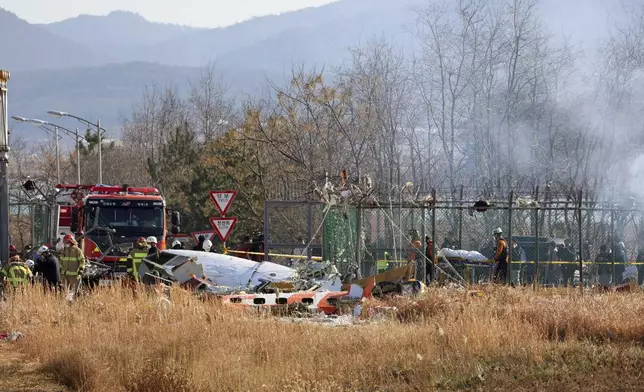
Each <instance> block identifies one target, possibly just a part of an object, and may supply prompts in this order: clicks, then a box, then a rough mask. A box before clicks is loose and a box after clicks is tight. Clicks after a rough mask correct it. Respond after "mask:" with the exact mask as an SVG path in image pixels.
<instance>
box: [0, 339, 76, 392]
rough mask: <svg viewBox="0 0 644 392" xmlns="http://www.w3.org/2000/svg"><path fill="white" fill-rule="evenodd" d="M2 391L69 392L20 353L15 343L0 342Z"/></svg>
mask: <svg viewBox="0 0 644 392" xmlns="http://www.w3.org/2000/svg"><path fill="white" fill-rule="evenodd" d="M0 391H3V392H68V391H69V389H67V388H65V387H63V386H61V385H59V384H57V383H56V382H55V381H54V380H53V379H52V378H51V377H49V376H48V375H47V374H45V373H43V372H42V371H40V370H39V368H38V363H37V362H33V361H30V360H29V359H28V358H27V357H26V356H25V355H24V354H22V353H20V352H19V351H18V349H17V347H16V345H15V344H14V343H0Z"/></svg>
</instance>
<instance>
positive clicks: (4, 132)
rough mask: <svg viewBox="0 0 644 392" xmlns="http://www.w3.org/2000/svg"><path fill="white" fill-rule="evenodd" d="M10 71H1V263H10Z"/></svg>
mask: <svg viewBox="0 0 644 392" xmlns="http://www.w3.org/2000/svg"><path fill="white" fill-rule="evenodd" d="M8 80H9V71H4V70H0V106H1V109H2V110H1V111H0V263H1V264H2V265H5V264H7V263H8V262H9V245H10V243H9V178H8V176H9V173H8V170H7V169H8V165H9V116H8V110H7V81H8Z"/></svg>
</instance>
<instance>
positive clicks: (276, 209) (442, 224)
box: [264, 192, 644, 285]
mask: <svg viewBox="0 0 644 392" xmlns="http://www.w3.org/2000/svg"><path fill="white" fill-rule="evenodd" d="M435 194H436V193H435V192H434V195H435ZM582 196H583V194H582V193H581V192H575V193H573V194H572V195H568V196H567V197H554V196H552V195H550V197H549V198H548V199H546V200H540V199H539V198H538V194H537V195H534V194H533V195H531V196H530V197H523V198H522V197H518V198H517V197H515V195H514V193H513V192H510V194H509V195H508V197H507V199H505V200H500V199H496V200H487V201H483V200H478V199H473V200H460V199H456V198H452V200H438V201H435V202H431V203H418V202H402V203H400V202H399V203H386V204H385V203H371V204H369V205H353V206H335V207H331V208H328V209H325V206H324V205H323V204H322V203H319V202H311V201H306V202H304V201H289V202H284V201H280V202H277V201H267V202H266V206H265V226H264V228H265V237H266V239H267V241H266V244H267V249H266V253H267V254H268V253H269V249H271V250H276V251H279V252H280V253H281V254H290V253H293V250H294V249H301V246H302V244H301V242H300V241H298V240H297V238H298V236H299V237H302V234H305V235H304V236H303V237H304V239H305V242H307V243H308V242H309V241H311V239H312V242H311V244H312V246H314V247H315V249H316V251H315V252H316V254H319V252H320V250H321V251H322V252H321V256H322V259H324V260H329V261H331V262H334V263H335V264H336V265H337V266H338V267H339V268H340V269H341V270H342V271H345V272H346V271H347V270H348V269H350V268H352V266H359V269H360V271H361V273H362V274H363V275H369V274H373V273H376V272H377V271H378V268H379V266H382V265H383V263H384V262H385V261H386V262H387V264H389V265H396V263H405V262H407V260H408V259H409V255H410V253H411V252H412V245H411V241H412V237H417V238H418V239H420V240H421V243H422V244H423V246H425V243H426V242H425V241H423V239H425V238H428V239H430V240H431V241H432V242H433V243H434V246H435V248H436V251H437V252H438V251H439V250H441V249H443V248H451V249H462V250H467V251H476V252H479V253H480V254H482V255H484V256H486V258H487V259H488V260H491V259H493V256H494V250H495V247H496V243H495V241H494V238H493V231H494V229H496V228H501V229H502V230H503V236H504V238H505V239H506V240H507V243H508V244H509V245H510V246H511V250H512V251H511V252H510V254H511V255H512V256H511V259H512V263H510V266H509V268H508V269H509V271H508V274H507V277H506V279H507V281H508V282H513V283H515V284H533V283H535V282H538V283H539V284H543V285H566V284H571V283H573V282H579V283H584V284H593V283H601V284H605V285H611V284H619V283H621V282H622V273H623V272H624V271H625V268H626V267H628V266H630V265H633V266H635V267H636V269H637V271H638V272H639V274H638V275H639V283H640V284H641V283H642V281H643V280H644V269H643V268H644V209H643V208H641V207H640V206H639V205H638V204H636V203H628V204H618V203H603V202H598V201H596V200H590V199H584V198H583V197H582ZM432 200H437V199H436V198H435V197H434V198H433V199H432ZM285 205H288V207H285ZM477 206H478V207H480V208H477ZM285 208H287V209H288V211H287V210H286V209H285ZM295 211H299V212H297V213H296V212H295ZM309 211H311V212H309ZM280 217H281V218H280ZM318 227H321V229H320V230H316V229H317V228H318ZM298 247H299V248H298ZM311 254H312V253H310V255H311ZM278 261H279V260H278ZM455 264H459V265H458V266H457V267H458V268H457V270H458V272H460V274H461V275H462V276H463V277H466V278H467V280H468V281H469V282H476V281H479V280H485V279H488V278H489V276H490V273H491V270H492V269H493V268H494V265H493V263H490V262H488V263H487V264H486V263H478V264H473V263H468V262H467V260H463V262H462V263H460V262H455ZM466 270H467V271H466ZM419 274H421V275H423V277H424V274H425V271H419Z"/></svg>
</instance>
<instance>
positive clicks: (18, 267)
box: [5, 263, 32, 287]
mask: <svg viewBox="0 0 644 392" xmlns="http://www.w3.org/2000/svg"><path fill="white" fill-rule="evenodd" d="M30 276H32V274H31V270H29V268H28V267H27V266H26V265H25V264H24V263H10V264H9V265H8V266H7V270H6V272H5V277H6V279H7V281H8V282H9V283H11V285H12V286H13V287H19V286H22V285H25V284H27V283H28V282H29V277H30Z"/></svg>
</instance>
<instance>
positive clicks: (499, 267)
mask: <svg viewBox="0 0 644 392" xmlns="http://www.w3.org/2000/svg"><path fill="white" fill-rule="evenodd" d="M502 234H503V230H501V228H500V227H498V228H496V229H494V239H495V241H496V253H495V254H494V262H496V271H495V272H494V281H495V282H496V283H502V284H503V283H505V281H506V280H505V279H506V275H507V272H508V243H507V242H506V241H505V238H503V237H502V236H501V235H502Z"/></svg>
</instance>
